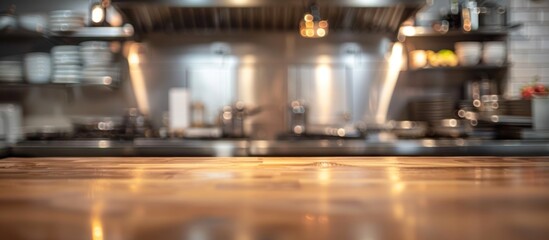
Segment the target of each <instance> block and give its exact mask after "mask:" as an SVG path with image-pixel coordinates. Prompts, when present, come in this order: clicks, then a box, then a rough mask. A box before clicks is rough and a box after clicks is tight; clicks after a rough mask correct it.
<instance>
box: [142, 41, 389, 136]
mask: <svg viewBox="0 0 549 240" xmlns="http://www.w3.org/2000/svg"><path fill="white" fill-rule="evenodd" d="M219 39H222V40H223V41H222V42H220V41H219ZM388 43H389V41H388V39H387V38H386V37H384V36H383V35H371V34H368V35H345V34H340V35H333V36H330V37H328V38H325V39H303V38H301V37H299V35H297V34H286V33H265V34H259V33H243V34H238V35H223V34H211V35H182V34H176V35H173V34H151V35H150V36H149V38H147V41H146V42H144V43H140V48H142V51H141V54H140V56H139V58H140V63H139V69H140V71H141V72H142V74H143V76H144V81H145V85H146V88H145V90H146V94H145V95H146V96H148V98H147V100H146V101H147V104H148V106H151V108H150V116H151V117H152V118H153V123H154V124H155V126H157V127H158V126H160V124H161V117H160V116H162V114H163V112H165V111H167V109H168V105H167V104H168V103H167V97H166V94H165V93H166V92H168V91H169V89H170V88H173V87H189V88H190V90H191V93H192V98H193V100H195V101H201V102H203V103H206V112H207V116H206V118H207V122H210V123H213V122H214V119H215V118H216V117H217V115H216V114H217V113H219V111H220V110H221V108H222V107H223V106H224V105H228V104H231V103H232V102H235V101H243V102H244V103H246V105H247V106H250V107H259V108H260V110H261V111H260V112H259V114H257V115H254V116H250V117H249V119H247V121H246V123H245V125H246V129H247V132H248V133H250V135H251V137H252V138H256V139H273V138H276V136H277V135H278V134H280V133H283V132H285V131H286V126H285V115H286V108H287V104H289V102H290V101H291V100H292V98H305V99H306V100H308V103H309V105H310V107H311V109H312V111H311V113H312V115H311V117H312V118H311V119H312V123H315V124H329V125H344V124H345V123H348V122H349V123H354V122H357V121H365V120H367V118H365V117H367V116H372V115H374V112H373V111H376V110H377V109H376V107H375V106H372V107H369V104H368V103H369V102H370V101H373V100H371V99H372V98H375V97H379V96H377V95H376V92H378V90H379V89H372V88H370V86H380V85H382V81H383V79H384V77H385V75H386V58H385V55H386V53H387V51H388V50H389V47H390V44H388ZM311 46H314V47H311ZM298 86H300V87H299V89H297V88H298ZM136 95H138V94H136ZM138 102H139V101H138ZM345 115H348V116H345Z"/></svg>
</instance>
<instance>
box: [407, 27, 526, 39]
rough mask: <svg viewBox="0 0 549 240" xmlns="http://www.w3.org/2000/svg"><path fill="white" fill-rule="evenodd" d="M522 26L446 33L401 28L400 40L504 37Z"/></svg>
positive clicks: (427, 28)
mask: <svg viewBox="0 0 549 240" xmlns="http://www.w3.org/2000/svg"><path fill="white" fill-rule="evenodd" d="M521 26H522V24H514V25H510V26H506V27H497V28H480V29H478V30H475V31H470V32H466V31H462V30H449V31H446V32H441V31H436V30H434V29H433V28H432V27H412V26H405V27H401V28H400V31H399V39H400V40H401V41H404V39H406V38H417V37H486V36H492V37H504V36H507V35H508V33H509V31H511V30H513V29H516V28H519V27H521Z"/></svg>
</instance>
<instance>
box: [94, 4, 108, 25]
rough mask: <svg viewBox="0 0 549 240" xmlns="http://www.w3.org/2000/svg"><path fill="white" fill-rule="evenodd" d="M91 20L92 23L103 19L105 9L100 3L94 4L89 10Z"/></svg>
mask: <svg viewBox="0 0 549 240" xmlns="http://www.w3.org/2000/svg"><path fill="white" fill-rule="evenodd" d="M91 20H92V22H94V23H101V22H103V21H104V20H105V9H103V8H102V7H101V6H100V5H96V6H94V7H93V8H92V11H91Z"/></svg>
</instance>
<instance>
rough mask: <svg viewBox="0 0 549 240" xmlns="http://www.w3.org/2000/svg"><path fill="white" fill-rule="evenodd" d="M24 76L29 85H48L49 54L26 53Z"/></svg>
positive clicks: (49, 70) (49, 72)
mask: <svg viewBox="0 0 549 240" xmlns="http://www.w3.org/2000/svg"><path fill="white" fill-rule="evenodd" d="M25 76H26V77H27V81H28V82H29V83H48V82H49V81H50V77H51V57H50V54H49V53H41V52H35V53H28V54H26V55H25Z"/></svg>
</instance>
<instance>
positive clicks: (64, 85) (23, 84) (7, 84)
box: [0, 81, 118, 89]
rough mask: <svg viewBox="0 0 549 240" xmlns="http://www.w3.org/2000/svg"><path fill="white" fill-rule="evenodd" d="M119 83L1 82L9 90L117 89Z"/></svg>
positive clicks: (2, 86) (1, 87) (1, 85)
mask: <svg viewBox="0 0 549 240" xmlns="http://www.w3.org/2000/svg"><path fill="white" fill-rule="evenodd" d="M117 83H118V81H113V82H112V83H110V84H99V83H26V82H17V83H10V82H0V89H7V88H10V89H11V88H33V87H39V88H42V87H44V88H67V87H93V86H97V87H117V86H118V84H117Z"/></svg>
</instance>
